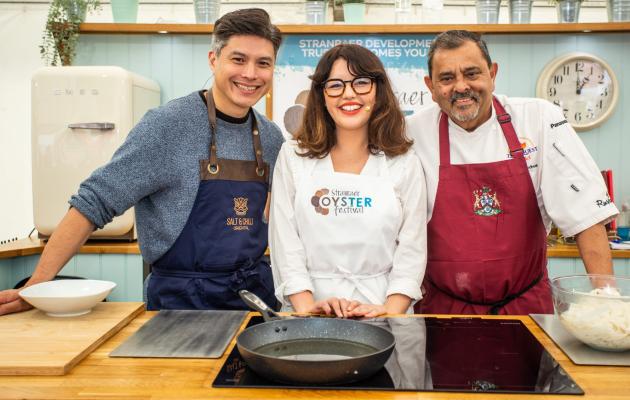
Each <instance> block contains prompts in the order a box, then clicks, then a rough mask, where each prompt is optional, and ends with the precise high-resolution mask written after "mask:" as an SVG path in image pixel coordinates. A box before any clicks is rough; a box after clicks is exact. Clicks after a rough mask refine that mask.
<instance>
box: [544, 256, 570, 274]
mask: <svg viewBox="0 0 630 400" xmlns="http://www.w3.org/2000/svg"><path fill="white" fill-rule="evenodd" d="M547 270H548V271H549V279H553V278H556V277H558V276H565V275H573V274H575V273H576V272H575V258H549V259H548V260H547Z"/></svg>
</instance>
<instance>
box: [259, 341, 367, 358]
mask: <svg viewBox="0 0 630 400" xmlns="http://www.w3.org/2000/svg"><path fill="white" fill-rule="evenodd" d="M254 351H256V352H257V353H260V354H263V355H266V356H271V357H278V358H284V359H289V360H301V361H334V360H345V359H348V358H352V357H361V356H367V355H368V354H372V353H374V352H376V351H377V349H376V348H374V347H372V346H368V345H366V344H363V343H357V342H351V341H348V340H333V339H302V340H286V341H282V342H277V343H270V344H268V345H265V346H261V347H258V348H257V349H255V350H254Z"/></svg>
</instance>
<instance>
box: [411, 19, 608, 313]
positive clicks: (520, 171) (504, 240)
mask: <svg viewBox="0 0 630 400" xmlns="http://www.w3.org/2000/svg"><path fill="white" fill-rule="evenodd" d="M428 64H429V66H428V67H429V68H428V70H429V76H427V77H425V83H426V85H427V87H428V88H429V90H430V91H431V94H432V97H433V100H434V101H435V102H436V103H437V104H436V105H433V106H429V107H427V108H426V109H423V110H421V111H420V112H419V113H417V114H415V115H414V116H412V117H410V118H409V120H408V132H409V134H410V136H412V137H413V138H414V139H415V150H416V152H417V153H418V154H419V156H420V158H421V161H422V164H423V168H424V171H425V175H426V177H427V186H428V188H427V189H428V190H427V192H428V198H429V199H428V211H429V218H430V221H429V224H428V263H427V270H426V274H425V279H424V283H423V289H424V291H425V293H424V298H423V300H422V301H421V302H419V303H418V304H416V307H415V311H416V312H419V313H425V314H426V313H438V314H528V313H552V312H553V304H552V300H551V290H550V287H549V279H548V276H547V256H546V252H547V246H546V235H547V232H548V229H549V227H550V224H551V221H552V220H553V222H555V223H556V224H557V225H558V226H559V227H560V228H561V229H562V230H563V232H565V234H566V233H567V232H570V234H576V235H577V243H578V246H579V249H580V253H581V254H582V258H583V260H584V264H585V266H586V269H587V271H588V272H589V273H605V274H609V273H612V261H611V257H610V250H609V248H608V241H607V236H606V231H605V228H604V226H603V223H605V222H607V221H608V220H609V219H610V218H611V217H613V216H614V215H615V214H616V213H617V210H616V208H615V207H614V205H612V204H611V202H610V201H608V204H604V203H606V202H605V201H601V200H600V199H605V198H606V196H607V193H606V189H605V186H604V185H603V182H602V180H601V176H600V175H599V171H598V168H597V167H596V165H595V163H594V162H593V161H592V159H591V158H590V156H589V155H588V153H587V152H586V151H585V149H584V148H583V145H581V142H579V139H578V138H577V136H576V135H575V133H574V132H573V130H572V128H571V127H570V125H569V124H567V123H566V121H564V122H565V123H562V122H561V121H560V122H559V123H554V122H557V121H554V118H559V119H560V120H561V119H562V118H563V117H562V113H561V110H560V109H558V108H557V107H555V106H553V105H551V104H550V103H546V102H543V101H541V100H537V99H511V98H505V97H499V98H497V97H495V96H494V95H493V91H494V82H495V78H496V74H497V65H496V64H494V63H492V62H491V59H490V56H489V54H488V50H487V47H486V45H485V43H484V42H483V41H482V40H481V38H480V37H479V36H478V35H477V34H474V33H471V32H467V31H449V32H445V33H443V34H441V35H439V36H438V37H437V38H436V39H435V41H434V42H433V44H432V46H431V49H430V51H429V59H428ZM547 119H549V121H550V122H549V123H548V122H547ZM531 138H534V139H533V140H530V139H531ZM534 142H536V144H533V143H534ZM560 143H562V144H563V145H565V146H567V148H569V149H571V150H572V151H570V152H560V150H558V151H557V152H555V151H553V148H556V149H558V148H559V146H560ZM565 153H570V154H565ZM562 162H563V163H565V164H566V165H568V167H567V166H566V165H564V164H562V165H560V164H559V163H562ZM573 164H575V165H574V166H573V167H571V165H573ZM558 165H560V167H558ZM602 204H604V207H602V206H601V205H602ZM567 210H568V211H567Z"/></svg>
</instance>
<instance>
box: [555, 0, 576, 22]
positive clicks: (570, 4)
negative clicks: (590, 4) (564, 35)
mask: <svg viewBox="0 0 630 400" xmlns="http://www.w3.org/2000/svg"><path fill="white" fill-rule="evenodd" d="M582 1H583V0H551V2H552V3H555V4H556V12H557V13H558V22H560V23H577V22H578V19H579V18H580V6H581V5H582Z"/></svg>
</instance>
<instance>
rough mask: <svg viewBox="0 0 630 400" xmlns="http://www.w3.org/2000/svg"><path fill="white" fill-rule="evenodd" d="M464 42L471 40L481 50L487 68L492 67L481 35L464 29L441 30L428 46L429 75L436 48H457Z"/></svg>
mask: <svg viewBox="0 0 630 400" xmlns="http://www.w3.org/2000/svg"><path fill="white" fill-rule="evenodd" d="M465 42H473V43H475V44H476V45H477V47H479V50H481V54H482V55H483V58H484V59H485V60H486V62H487V63H488V68H492V59H491V58H490V52H489V51H488V46H487V45H486V42H484V40H483V39H482V38H481V35H479V34H478V33H475V32H470V31H465V30H451V31H446V32H442V33H440V34H439V35H437V36H436V37H435V39H433V42H431V47H430V48H429V59H428V61H427V63H428V68H429V77H432V75H431V73H432V70H433V66H432V65H431V64H432V63H433V57H434V56H435V53H436V52H437V51H438V50H452V49H457V48H459V47H461V46H463V45H464V43H465Z"/></svg>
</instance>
